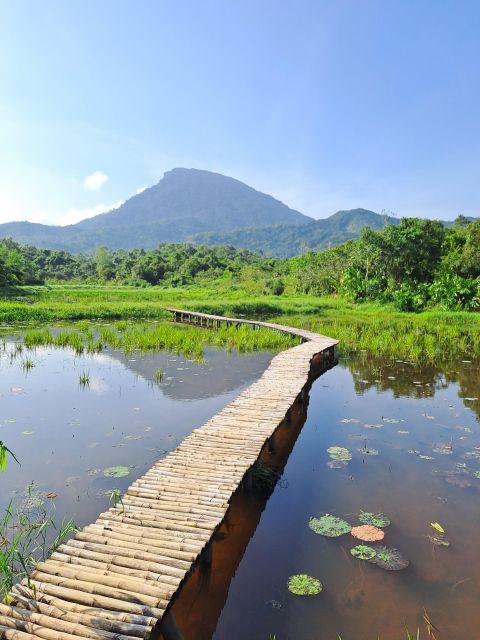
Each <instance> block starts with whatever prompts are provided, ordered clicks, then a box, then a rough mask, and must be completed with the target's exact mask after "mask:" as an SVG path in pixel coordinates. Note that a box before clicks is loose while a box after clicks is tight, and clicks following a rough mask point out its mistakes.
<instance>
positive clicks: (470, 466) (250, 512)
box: [174, 357, 480, 640]
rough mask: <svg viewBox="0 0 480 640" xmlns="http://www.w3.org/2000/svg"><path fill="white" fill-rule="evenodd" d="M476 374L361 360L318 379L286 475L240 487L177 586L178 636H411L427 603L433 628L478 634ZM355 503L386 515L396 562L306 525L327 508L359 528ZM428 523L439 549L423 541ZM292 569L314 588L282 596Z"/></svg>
mask: <svg viewBox="0 0 480 640" xmlns="http://www.w3.org/2000/svg"><path fill="white" fill-rule="evenodd" d="M479 374H480V363H478V362H468V361H461V360H460V361H458V362H455V363H451V364H450V365H448V366H446V367H444V368H443V369H438V368H433V367H430V368H424V369H418V368H416V367H414V366H413V365H412V364H411V363H406V362H395V363H392V364H391V365H389V366H386V365H385V364H383V363H381V362H375V361H374V360H372V359H371V358H366V357H365V358H357V359H353V360H350V361H345V362H340V364H339V365H337V366H336V367H335V368H333V369H332V370H330V371H328V372H327V373H325V374H324V375H323V376H322V377H320V378H319V379H318V380H317V381H316V382H315V383H314V384H313V386H312V388H311V391H310V400H309V405H308V410H307V419H306V421H305V424H304V426H303V428H301V427H299V433H298V439H297V441H296V443H295V446H294V447H293V450H292V452H291V454H290V457H289V458H288V462H287V463H286V466H285V469H284V471H283V475H282V481H281V482H280V483H279V484H277V486H276V488H275V489H274V491H273V493H272V495H271V497H270V498H269V499H268V501H266V502H265V501H263V502H262V499H260V498H258V497H257V499H255V497H254V496H248V495H246V494H243V495H242V494H239V495H238V496H237V498H236V503H235V505H234V507H233V508H232V514H231V515H230V517H229V521H228V526H226V527H225V528H224V531H223V532H222V536H221V537H222V538H224V539H223V540H222V539H219V541H218V542H217V543H215V545H214V547H213V557H214V563H213V565H212V569H211V570H210V572H209V571H205V570H203V571H200V572H199V571H198V570H197V571H196V572H195V574H194V575H193V576H192V578H191V580H190V583H187V585H186V587H185V589H184V593H182V594H181V595H180V598H179V600H178V602H177V603H176V605H175V607H174V612H175V615H176V618H177V622H178V623H179V625H180V627H181V628H182V630H183V631H184V633H185V637H186V638H188V640H210V638H215V639H216V640H225V639H227V638H228V640H240V639H242V640H243V639H245V638H249V640H256V639H258V640H270V639H272V640H273V638H275V640H337V639H338V635H340V636H341V638H342V640H376V639H377V637H378V636H379V637H380V638H381V640H405V625H407V626H408V627H409V628H410V630H411V631H414V632H415V634H416V628H417V625H420V627H421V631H422V638H427V637H429V636H428V635H427V633H426V630H425V622H424V620H423V618H422V616H423V613H424V608H425V611H426V615H427V616H428V617H429V619H430V620H431V622H432V623H433V624H434V625H435V626H436V627H437V628H438V629H439V630H440V633H438V632H436V631H434V633H435V634H436V636H437V637H438V638H439V639H441V638H450V639H453V638H455V639H459V640H460V638H461V640H478V638H479V637H480V633H479V628H480V607H479V602H480V536H479V532H480V477H476V475H475V472H478V471H480V424H479V412H480V401H479V399H478V398H479V397H480V376H479ZM331 446H341V447H345V448H348V450H349V451H350V452H351V454H352V459H351V461H350V462H348V464H347V465H346V466H344V467H342V468H331V467H330V466H329V465H328V463H329V462H330V460H331V459H330V457H329V454H328V453H327V449H328V448H329V447H331ZM374 450H376V451H378V455H371V454H372V453H374ZM367 452H368V453H367ZM477 476H480V473H478V474H477ZM361 509H363V510H365V511H372V512H379V511H380V512H384V513H385V514H387V515H388V516H389V518H390V519H391V525H390V526H389V527H387V528H386V529H385V539H384V540H383V541H382V542H381V543H380V544H384V545H385V546H388V547H394V548H397V549H399V550H400V551H401V552H402V553H403V554H404V555H405V556H406V557H407V558H408V559H409V560H410V565H409V566H408V567H407V568H406V569H404V570H402V571H386V570H383V569H381V568H380V567H378V566H376V565H374V564H370V563H368V562H364V561H363V562H362V561H360V560H357V559H355V558H353V557H352V556H351V554H350V549H351V548H352V547H354V546H355V545H356V544H359V543H360V541H358V540H355V539H354V538H353V537H352V536H351V535H350V534H347V535H343V536H341V537H338V538H326V537H323V536H321V535H317V534H315V533H314V532H313V531H312V530H311V529H310V528H309V526H308V522H309V519H310V517H312V516H319V515H321V514H325V513H330V514H334V515H336V516H339V517H341V518H344V519H346V520H347V521H348V522H349V523H351V524H352V525H356V524H359V522H358V519H357V515H358V513H359V511H360V510H361ZM262 511H263V513H262ZM432 522H438V523H440V524H441V525H442V527H443V528H444V529H445V531H446V534H445V536H443V538H445V539H447V540H448V541H449V542H450V546H449V547H444V546H434V545H433V544H432V541H431V540H430V538H429V536H431V535H435V534H436V531H435V530H434V529H433V528H432V527H431V524H430V523H432ZM249 527H250V530H248V528H249ZM243 529H244V530H246V531H244V532H243V538H242V530H243ZM252 533H253V535H252ZM250 536H251V538H250ZM229 539H231V540H232V542H231V544H230V546H229V545H228V540H229ZM360 544H361V543H360ZM365 544H367V543H365ZM242 545H243V546H242ZM215 554H217V559H216V560H217V561H216V562H215ZM302 573H305V574H309V575H311V576H314V577H316V578H318V579H320V580H321V581H322V583H323V585H324V590H323V592H322V593H320V594H319V595H317V596H303V597H301V596H295V595H293V594H291V593H290V592H289V591H288V589H287V580H288V578H289V576H291V575H294V574H302ZM227 574H229V575H227ZM222 589H223V590H224V593H223V594H220V593H219V591H221V590H222ZM199 611H200V613H199ZM432 637H433V636H432Z"/></svg>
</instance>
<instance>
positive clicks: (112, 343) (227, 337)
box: [22, 321, 298, 382]
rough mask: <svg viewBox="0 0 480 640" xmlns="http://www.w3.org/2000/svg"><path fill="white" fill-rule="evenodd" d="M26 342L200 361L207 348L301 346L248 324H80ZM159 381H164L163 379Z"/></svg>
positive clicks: (35, 333)
mask: <svg viewBox="0 0 480 640" xmlns="http://www.w3.org/2000/svg"><path fill="white" fill-rule="evenodd" d="M22 342H23V344H24V345H25V346H26V347H27V348H29V349H35V348H37V347H40V346H54V347H62V348H69V349H72V350H73V351H74V353H75V354H77V355H82V354H84V353H99V352H101V351H103V349H104V348H105V347H106V346H108V347H111V348H112V349H123V350H124V351H125V352H126V353H131V352H133V351H134V350H140V351H143V352H146V351H159V350H167V351H172V352H175V353H178V354H180V355H183V356H185V357H187V358H190V359H192V360H195V361H197V362H199V361H202V359H203V349H204V347H205V346H217V347H219V348H225V349H227V350H234V349H235V350H237V351H239V352H251V351H257V350H275V351H276V350H281V349H286V348H288V347H291V346H293V345H294V344H297V343H298V340H297V339H296V338H293V337H292V336H288V335H286V334H280V333H276V332H273V331H269V330H268V329H260V330H255V329H252V328H251V327H249V326H247V325H245V326H243V325H241V326H232V327H226V326H225V327H221V328H220V329H219V330H218V331H214V330H209V329H200V328H198V327H192V326H187V325H181V324H174V323H172V322H147V321H145V322H138V323H137V322H122V323H117V324H116V325H114V326H109V327H105V326H100V327H97V328H95V326H94V325H91V326H90V327H88V328H86V327H85V325H84V323H82V324H81V326H80V327H79V326H78V323H77V324H76V325H75V326H74V327H72V328H68V329H61V330H59V331H55V330H52V329H48V328H41V329H34V330H29V331H26V332H25V333H24V335H23V338H22ZM159 375H160V374H159ZM155 376H157V374H155ZM162 377H163V374H162ZM155 379H156V380H157V382H161V379H160V380H159V379H157V377H155Z"/></svg>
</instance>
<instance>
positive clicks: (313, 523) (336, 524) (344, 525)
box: [308, 513, 352, 538]
mask: <svg viewBox="0 0 480 640" xmlns="http://www.w3.org/2000/svg"><path fill="white" fill-rule="evenodd" d="M308 526H309V527H310V529H311V530H312V531H314V532H315V533H318V534H319V535H321V536H326V537H327V538H338V537H339V536H343V535H344V534H345V533H350V531H351V530H352V527H351V525H350V524H348V522H347V521H346V520H342V518H337V517H336V516H332V515H331V514H329V513H326V514H325V515H323V516H320V518H310V520H309V522H308Z"/></svg>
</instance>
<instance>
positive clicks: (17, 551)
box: [0, 484, 78, 600]
mask: <svg viewBox="0 0 480 640" xmlns="http://www.w3.org/2000/svg"><path fill="white" fill-rule="evenodd" d="M46 497H47V496H46V495H45V494H42V493H40V492H39V491H38V490H37V488H36V487H35V486H34V485H33V484H32V485H29V486H28V488H27V490H26V492H25V495H24V500H23V502H22V503H20V504H18V505H14V504H13V502H10V504H9V506H8V507H7V509H6V510H5V515H4V517H3V520H2V521H1V522H0V600H4V599H5V597H6V594H7V593H8V592H9V591H10V589H11V588H12V586H13V585H14V584H15V583H16V582H18V581H19V580H22V579H23V578H27V577H28V576H29V574H30V572H31V571H32V570H33V569H34V568H35V565H36V564H37V562H39V561H40V560H45V559H46V558H47V557H48V556H49V555H50V554H51V553H53V552H54V551H55V550H56V549H58V547H59V546H60V545H61V544H62V543H63V542H64V541H65V540H66V539H67V538H68V537H69V536H70V535H71V534H72V533H73V532H75V531H77V530H78V528H77V526H76V525H75V523H74V522H73V520H67V519H64V520H63V521H62V523H61V524H60V525H59V526H57V525H56V524H55V521H54V519H53V513H54V506H53V503H52V502H50V506H49V507H46V506H45V498H46ZM7 600H8V599H7Z"/></svg>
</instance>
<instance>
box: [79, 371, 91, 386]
mask: <svg viewBox="0 0 480 640" xmlns="http://www.w3.org/2000/svg"><path fill="white" fill-rule="evenodd" d="M78 384H79V385H80V386H81V387H88V386H89V385H90V374H89V373H88V372H86V371H83V372H82V373H81V374H80V376H79V378H78Z"/></svg>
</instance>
